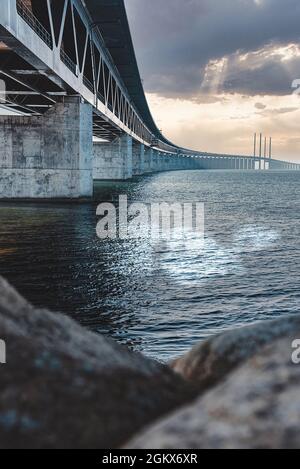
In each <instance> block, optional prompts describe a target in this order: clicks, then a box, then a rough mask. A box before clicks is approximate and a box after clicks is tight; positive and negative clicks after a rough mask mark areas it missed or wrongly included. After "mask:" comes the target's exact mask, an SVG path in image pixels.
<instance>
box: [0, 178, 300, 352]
mask: <svg viewBox="0 0 300 469" xmlns="http://www.w3.org/2000/svg"><path fill="white" fill-rule="evenodd" d="M299 184H300V173H288V172H285V173H274V172H265V173H258V172H256V173H255V172H248V173H246V172H245V173H238V172H210V171H203V172H201V171H190V172H176V173H165V174H159V175H153V176H148V177H144V178H140V179H136V180H135V181H132V182H126V183H98V184H97V185H96V186H95V200H94V202H92V203H89V204H78V205H77V204H61V203H49V204H33V203H32V204H28V203H27V204H25V203H18V204H16V203H13V204H4V203H2V204H0V219H1V225H0V274H1V275H4V276H5V277H7V278H8V279H9V280H10V281H11V282H12V283H13V284H14V285H15V286H16V287H17V288H18V289H19V291H20V292H21V293H22V294H24V295H25V296H26V297H27V298H28V299H29V300H30V301H32V302H33V303H34V304H36V305H39V306H45V307H49V308H51V309H52V310H57V311H62V312H64V313H67V314H69V315H71V316H72V317H73V318H75V319H76V320H77V321H79V322H80V323H81V324H83V325H84V326H86V327H88V328H90V329H92V330H94V331H96V332H99V333H104V334H107V335H109V336H112V337H114V338H115V339H117V340H118V341H120V342H122V343H126V344H129V345H130V346H132V347H133V348H134V349H136V350H141V351H143V352H144V353H146V354H148V355H150V356H154V357H156V358H158V359H162V360H168V359H170V358H172V357H175V356H177V355H180V354H181V353H183V352H184V351H186V350H187V349H189V348H190V347H191V346H192V345H193V344H194V343H195V342H197V341H199V340H203V339H205V338H206V337H208V336H210V335H212V334H216V333H218V332H222V331H224V330H226V329H230V328H233V327H236V326H241V325H243V324H246V323H253V322H256V321H258V320H265V319H270V318H273V317H277V316H284V315H287V314H290V313H294V314H297V313H298V310H299V297H300V293H299V290H300V243H299V239H300V238H299V235H300V222H299V213H300V200H299V187H300V186H299ZM119 194H127V195H128V197H129V199H130V200H131V201H141V202H147V203H150V202H155V201H166V202H174V201H178V202H204V203H205V212H206V229H205V246H204V248H202V249H200V248H199V245H198V244H197V243H195V242H194V241H193V240H189V241H188V240H187V241H186V242H184V243H183V242H178V241H175V240H174V241H170V242H153V241H151V240H149V239H147V238H145V239H141V240H129V241H120V240H115V241H100V240H99V239H98V238H97V237H96V231H95V228H96V223H97V220H98V218H97V217H96V207H97V203H98V202H99V201H110V202H111V201H117V200H118V196H119Z"/></svg>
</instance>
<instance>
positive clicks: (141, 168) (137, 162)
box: [132, 141, 145, 176]
mask: <svg viewBox="0 0 300 469" xmlns="http://www.w3.org/2000/svg"><path fill="white" fill-rule="evenodd" d="M144 172H145V145H143V144H142V143H139V142H136V141H134V142H133V145H132V175H133V176H140V175H141V174H144Z"/></svg>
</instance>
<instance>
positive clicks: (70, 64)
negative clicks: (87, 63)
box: [60, 48, 78, 76]
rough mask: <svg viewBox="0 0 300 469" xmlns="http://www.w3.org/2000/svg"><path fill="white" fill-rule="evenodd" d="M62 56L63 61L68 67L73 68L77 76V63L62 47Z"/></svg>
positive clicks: (72, 70)
mask: <svg viewBox="0 0 300 469" xmlns="http://www.w3.org/2000/svg"><path fill="white" fill-rule="evenodd" d="M60 58H61V61H62V62H63V63H64V64H65V65H66V66H67V67H68V69H69V70H71V72H72V73H74V75H76V76H77V75H78V69H77V65H76V64H75V63H74V62H73V60H72V59H70V57H69V56H68V54H66V52H65V51H64V49H62V48H61V49H60Z"/></svg>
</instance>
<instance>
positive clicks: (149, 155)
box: [144, 147, 154, 174]
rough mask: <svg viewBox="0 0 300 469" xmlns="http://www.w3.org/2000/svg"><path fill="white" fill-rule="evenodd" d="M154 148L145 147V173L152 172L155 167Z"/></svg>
mask: <svg viewBox="0 0 300 469" xmlns="http://www.w3.org/2000/svg"><path fill="white" fill-rule="evenodd" d="M153 151H154V150H153V148H151V147H145V160H144V161H145V165H144V174H147V173H151V172H152V167H153Z"/></svg>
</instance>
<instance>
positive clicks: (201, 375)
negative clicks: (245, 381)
mask: <svg viewBox="0 0 300 469" xmlns="http://www.w3.org/2000/svg"><path fill="white" fill-rule="evenodd" d="M297 333H298V336H299V337H300V316H287V317H286V318H281V319H276V320H274V321H265V322H261V323H257V324H256V325H252V326H247V327H243V328H241V329H234V330H232V331H229V332H227V333H224V334H220V335H218V336H215V337H212V338H211V339H209V340H207V341H206V342H203V343H201V344H199V345H197V346H195V347H194V348H193V349H192V350H191V351H190V352H189V353H188V354H187V355H185V356H184V357H182V358H179V359H178V360H176V361H174V362H173V363H171V367H172V368H173V369H174V370H175V371H176V372H177V373H178V374H180V375H181V376H183V377H184V378H185V379H186V380H188V381H190V382H193V383H194V384H195V385H196V386H197V387H198V390H199V392H203V391H206V390H207V389H209V388H211V387H213V386H215V385H216V384H218V383H220V382H221V381H222V380H223V379H224V378H225V377H227V376H228V375H229V373H231V372H232V371H233V370H235V369H236V368H237V367H238V366H239V365H240V364H242V363H245V361H246V360H248V359H249V358H251V357H253V356H254V355H255V354H257V353H259V352H260V351H261V350H262V349H263V348H264V347H265V346H266V345H268V344H271V343H272V342H274V341H276V340H277V339H280V338H289V339H291V340H292V339H293V338H294V337H295V335H297Z"/></svg>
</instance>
